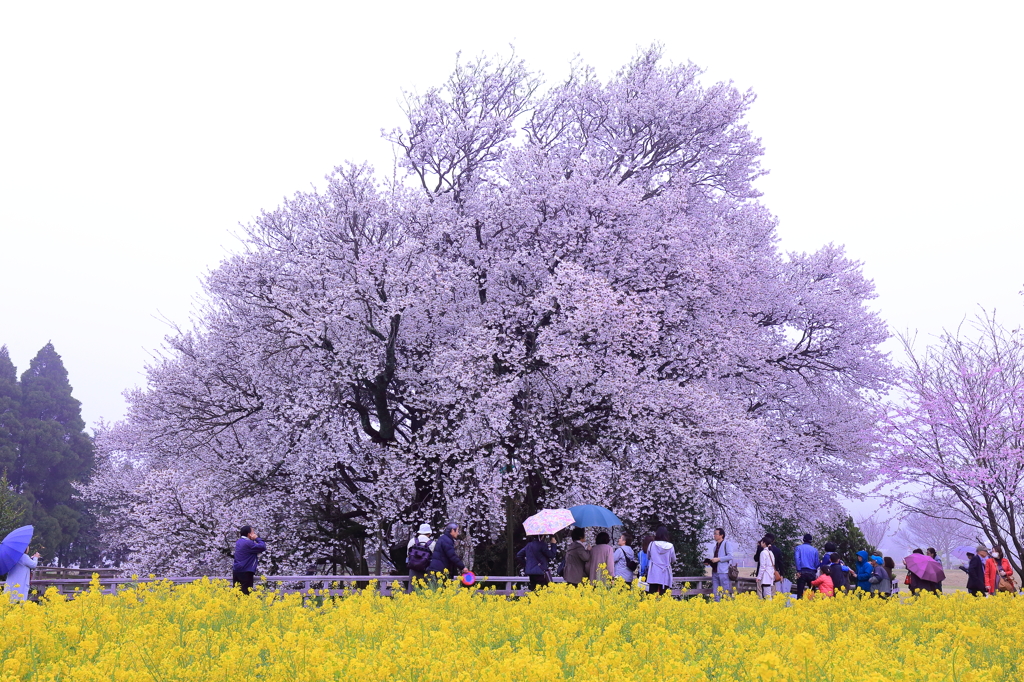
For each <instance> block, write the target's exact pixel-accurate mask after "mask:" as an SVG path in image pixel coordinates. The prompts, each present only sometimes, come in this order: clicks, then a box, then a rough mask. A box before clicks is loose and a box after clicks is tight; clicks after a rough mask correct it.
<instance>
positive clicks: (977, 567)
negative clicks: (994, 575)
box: [967, 555, 985, 592]
mask: <svg viewBox="0 0 1024 682" xmlns="http://www.w3.org/2000/svg"><path fill="white" fill-rule="evenodd" d="M967 589H968V590H981V591H982V592H984V591H985V562H983V561H982V560H981V557H980V556H978V555H974V556H972V557H971V563H969V564H968V565H967Z"/></svg>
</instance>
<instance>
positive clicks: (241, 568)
mask: <svg viewBox="0 0 1024 682" xmlns="http://www.w3.org/2000/svg"><path fill="white" fill-rule="evenodd" d="M265 551H267V543H266V542H264V541H263V539H262V538H261V537H260V536H258V535H257V534H256V531H254V530H253V529H252V526H242V527H241V528H240V529H239V531H238V540H236V541H235V562H234V563H233V564H232V566H231V586H232V587H234V586H235V585H241V587H242V594H249V591H250V590H252V583H253V579H254V578H255V576H256V569H257V568H258V567H259V561H260V558H259V555H260V554H262V553H263V552H265Z"/></svg>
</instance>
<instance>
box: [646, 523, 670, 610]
mask: <svg viewBox="0 0 1024 682" xmlns="http://www.w3.org/2000/svg"><path fill="white" fill-rule="evenodd" d="M647 551H648V552H649V553H650V555H651V558H650V561H649V562H648V563H647V585H648V591H649V592H650V593H651V594H665V592H668V593H669V595H670V596H671V594H672V564H673V563H674V562H675V560H676V548H675V547H674V546H673V545H672V543H671V542H670V541H669V534H668V529H667V528H665V526H662V527H660V528H659V529H658V530H657V531H656V532H655V533H654V542H652V543H651V545H650V547H648V549H647Z"/></svg>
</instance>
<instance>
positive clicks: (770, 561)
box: [757, 547, 775, 585]
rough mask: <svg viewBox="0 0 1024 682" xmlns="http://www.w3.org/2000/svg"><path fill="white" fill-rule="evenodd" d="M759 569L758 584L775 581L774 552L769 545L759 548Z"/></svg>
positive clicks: (770, 583)
mask: <svg viewBox="0 0 1024 682" xmlns="http://www.w3.org/2000/svg"><path fill="white" fill-rule="evenodd" d="M760 561H761V570H760V571H758V573H757V584H758V585H772V584H774V583H775V552H773V551H772V549H771V547H767V548H765V549H762V550H761V557H760Z"/></svg>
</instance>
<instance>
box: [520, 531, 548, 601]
mask: <svg viewBox="0 0 1024 682" xmlns="http://www.w3.org/2000/svg"><path fill="white" fill-rule="evenodd" d="M555 555H556V552H555V539H554V538H553V537H550V536H549V537H548V539H547V542H545V541H544V539H543V538H541V536H539V535H537V536H534V538H533V539H532V540H530V542H528V543H526V547H523V548H522V549H521V550H519V551H518V552H517V553H516V558H517V559H519V560H520V561H522V562H523V563H524V564H525V565H526V577H528V578H529V579H530V589H531V590H536V589H537V588H538V587H542V586H544V585H547V584H548V583H550V582H551V578H550V577H549V575H548V563H549V562H550V561H551V560H552V559H554V558H555Z"/></svg>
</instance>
